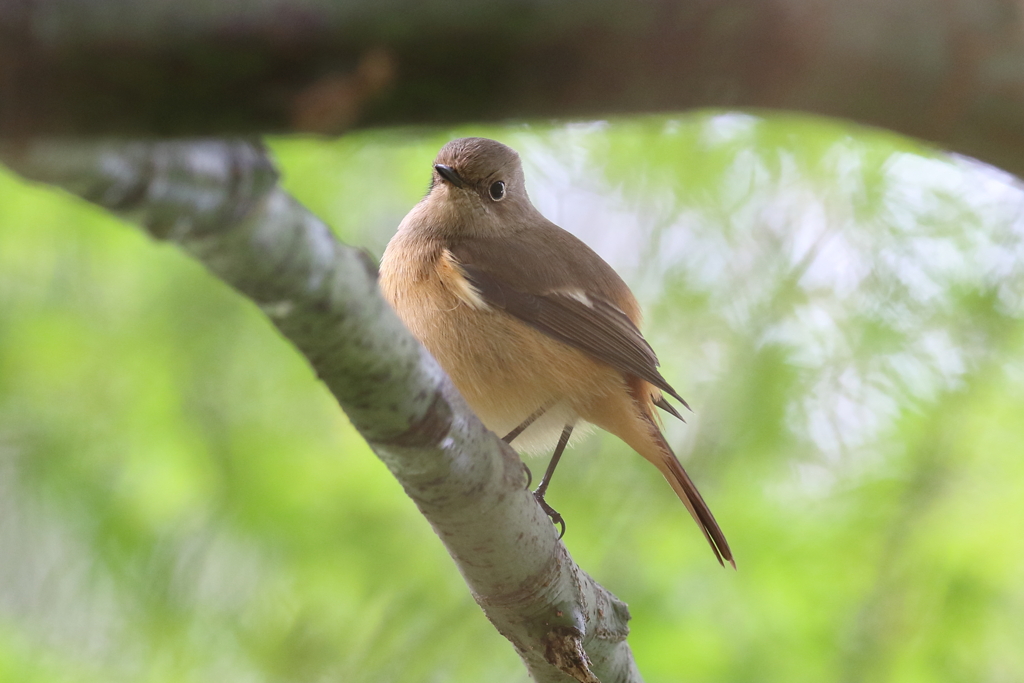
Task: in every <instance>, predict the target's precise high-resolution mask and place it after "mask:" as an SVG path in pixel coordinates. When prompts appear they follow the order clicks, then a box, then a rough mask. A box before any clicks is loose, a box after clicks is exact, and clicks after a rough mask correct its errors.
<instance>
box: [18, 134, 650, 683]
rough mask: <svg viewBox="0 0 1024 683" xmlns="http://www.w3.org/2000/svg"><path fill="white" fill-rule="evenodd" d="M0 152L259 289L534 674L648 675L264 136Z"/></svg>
mask: <svg viewBox="0 0 1024 683" xmlns="http://www.w3.org/2000/svg"><path fill="white" fill-rule="evenodd" d="M0 160H3V161H4V162H5V163H7V164H8V165H9V166H10V167H11V168H13V169H14V170H16V171H18V172H19V173H21V174H22V175H24V176H26V177H28V178H32V179H35V180H39V181H43V182H47V183H51V184H54V185H58V186H60V187H62V188H64V189H66V190H68V191H69V192H72V193H73V194H76V195H78V196H80V197H83V198H85V199H87V200H89V201H91V202H93V203H95V204H98V205H100V206H102V207H104V208H106V209H109V210H111V211H114V212H116V213H118V214H120V215H122V216H125V217H127V218H129V219H131V220H133V221H135V222H137V223H138V224H139V225H141V226H142V227H143V228H144V229H145V231H146V232H147V233H148V234H150V235H151V236H153V237H154V238H156V239H160V240H166V241H170V242H173V243H175V244H177V245H178V246H179V247H181V248H182V249H183V250H185V251H186V252H187V253H188V254H190V255H191V256H193V257H194V258H196V259H198V260H199V261H201V262H202V263H203V264H204V265H205V266H206V267H207V268H208V269H209V270H210V272H212V273H213V274H214V275H216V276H217V277H219V278H220V279H222V280H223V281H224V282H226V283H228V284H229V285H231V286H232V287H234V288H235V289H236V290H238V292H240V293H241V294H243V295H244V296H246V297H248V298H250V299H251V300H252V301H253V302H255V303H256V304H257V305H258V306H259V307H260V308H261V309H262V310H263V311H264V313H266V315H267V316H268V317H269V318H270V320H271V321H272V322H273V323H274V325H275V326H276V327H277V329H278V330H279V331H280V332H281V333H282V334H283V335H284V336H285V337H287V338H288V339H289V340H290V341H291V342H292V343H293V344H294V345H295V346H296V347H297V348H298V349H299V351H301V352H302V353H303V355H305V357H306V358H307V359H308V360H309V362H310V364H311V365H312V366H313V368H314V370H315V371H316V373H317V375H318V376H319V377H320V379H321V380H322V381H323V382H324V383H325V384H326V385H327V387H328V388H329V389H330V391H331V392H332V393H333V394H334V396H335V397H336V398H337V400H338V402H339V403H340V404H341V406H342V408H344V410H345V412H346V413H347V414H348V415H349V417H350V419H351V421H352V423H353V424H354V425H355V427H356V428H357V429H358V430H359V431H360V432H361V433H362V435H363V436H364V437H365V438H366V440H367V441H368V442H369V444H370V445H371V447H372V448H373V450H374V451H375V452H376V453H377V454H378V456H379V457H380V458H381V460H383V461H384V463H385V464H386V465H387V466H388V468H389V469H390V470H391V472H392V473H393V474H394V475H395V477H396V478H397V479H398V480H399V482H401V484H402V486H403V487H404V488H405V491H406V493H408V495H409V496H410V497H411V498H412V499H413V501H415V503H416V505H417V506H418V507H419V509H420V511H421V512H422V513H423V515H424V516H425V517H426V518H427V520H428V521H429V522H430V524H431V525H432V526H433V528H434V530H435V531H436V532H437V535H438V536H439V537H440V538H441V541H442V542H443V543H444V544H445V546H446V547H447V549H448V552H449V553H450V554H451V556H452V558H453V559H454V560H455V563H456V565H457V566H458V568H459V571H461V572H462V575H463V576H464V577H465V579H466V582H467V584H468V585H469V587H470V590H471V591H472V593H473V597H474V598H475V599H476V601H477V603H479V605H480V606H481V607H482V608H483V610H484V612H485V613H486V614H487V617H488V618H489V619H490V620H491V622H492V623H493V624H494V625H495V627H496V628H497V629H498V630H499V631H500V632H501V633H502V634H503V635H504V636H505V637H507V638H508V639H509V640H510V641H512V644H513V645H514V646H515V648H516V650H517V652H519V654H520V656H521V657H522V659H523V661H524V662H525V664H526V666H527V668H528V669H529V671H530V674H531V676H533V678H534V680H536V681H545V682H547V681H551V682H555V681H559V682H562V681H571V680H576V681H582V682H585V683H594V682H599V681H604V683H614V682H624V683H625V682H631V681H639V680H640V675H639V673H638V671H637V669H636V666H635V664H634V662H633V659H632V654H631V652H630V649H629V646H628V645H627V644H626V635H627V633H628V628H627V625H626V624H627V621H628V619H629V613H628V610H627V609H626V606H625V604H623V603H622V602H621V601H619V600H618V599H617V598H616V597H615V596H613V595H612V594H611V593H609V592H608V591H606V590H605V589H604V588H602V587H601V586H600V585H598V584H597V583H596V582H594V581H593V579H591V578H590V577H589V576H587V574H586V573H584V572H583V571H582V570H581V569H580V568H579V567H578V566H577V565H576V564H575V563H574V562H573V561H572V558H571V557H570V556H569V553H568V551H567V550H566V548H565V546H564V545H563V544H562V543H561V542H560V541H559V540H558V539H557V537H556V535H555V532H554V528H553V527H552V525H551V523H550V521H549V520H548V518H547V516H546V515H545V514H544V512H543V511H542V510H541V509H540V507H539V506H538V505H537V504H536V501H535V500H534V498H533V496H532V494H531V493H530V492H529V491H528V490H527V489H526V478H525V474H524V472H525V471H524V469H523V464H522V462H521V461H520V460H519V458H518V456H517V455H516V454H515V452H514V451H512V449H511V448H509V447H508V446H507V445H505V444H504V443H503V442H502V441H500V440H499V439H498V438H497V437H496V436H495V435H494V434H492V433H490V432H488V431H487V430H486V429H484V427H483V426H482V425H481V424H480V422H479V421H478V420H477V419H476V417H475V416H474V415H473V414H472V413H471V412H470V410H469V409H468V408H467V407H466V405H465V404H464V403H463V401H462V399H461V397H460V396H459V395H458V393H457V392H456V391H455V389H454V388H453V387H452V385H451V383H450V381H449V380H448V378H447V376H446V375H445V374H444V373H443V371H442V370H441V369H440V367H439V366H438V365H437V363H436V361H434V359H433V358H432V357H431V356H430V355H429V354H428V353H427V352H426V351H425V350H424V349H423V347H422V346H420V345H419V344H418V343H417V342H416V340H415V339H414V338H413V337H412V336H411V335H410V334H409V333H408V332H407V331H406V330H405V328H404V327H403V326H402V324H401V322H400V321H399V320H398V318H397V316H395V314H394V313H393V312H392V311H391V309H390V308H389V307H388V305H387V304H386V303H385V302H384V300H383V298H382V297H381V296H380V293H379V291H378V289H377V284H376V268H375V265H374V264H373V262H372V260H371V259H369V258H368V257H367V256H366V255H365V254H363V253H362V252H359V251H358V250H355V249H352V248H350V247H346V246H344V245H342V244H340V243H339V242H338V241H337V240H336V239H335V238H334V237H333V235H332V234H331V232H330V231H329V230H328V228H327V227H326V226H325V225H324V224H323V223H322V222H320V221H319V220H318V219H317V218H316V217H314V216H313V215H312V214H310V213H309V212H308V211H306V210H305V209H304V208H303V207H302V206H301V205H299V204H298V203H297V202H296V201H295V200H294V199H293V198H292V197H291V196H289V195H288V194H287V193H286V192H284V191H283V190H282V189H281V188H280V187H279V186H278V185H277V174H276V172H275V170H274V169H273V167H272V165H271V163H270V161H269V160H268V159H267V157H266V155H265V153H264V152H263V150H262V149H261V148H260V147H258V146H256V145H253V144H250V143H246V142H240V141H235V142H220V141H203V142H174V143H172V142H164V143H143V142H138V143H125V142H104V141H100V142H70V141H64V142H40V141H37V142H34V143H31V144H21V145H17V146H6V147H0Z"/></svg>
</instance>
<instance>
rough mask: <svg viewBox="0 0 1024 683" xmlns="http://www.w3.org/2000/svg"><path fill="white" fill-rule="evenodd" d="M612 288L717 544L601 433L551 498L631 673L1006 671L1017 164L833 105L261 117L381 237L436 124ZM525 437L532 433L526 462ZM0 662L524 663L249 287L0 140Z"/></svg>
mask: <svg viewBox="0 0 1024 683" xmlns="http://www.w3.org/2000/svg"><path fill="white" fill-rule="evenodd" d="M471 134H477V135H487V136H489V137H495V138H498V139H500V140H502V141H504V142H506V143H508V144H510V145H512V146H513V147H515V148H517V149H518V150H519V151H520V153H521V155H522V156H523V158H524V162H525V166H526V173H527V182H528V188H529V190H530V193H531V196H532V197H533V199H534V202H535V203H536V204H537V205H538V207H539V208H541V210H542V211H543V212H544V213H545V214H546V215H547V216H548V217H550V218H551V219H552V220H554V221H555V222H557V223H559V224H560V225H562V226H563V227H565V228H566V229H569V230H570V231H572V232H575V233H576V234H578V235H580V236H581V237H583V238H584V239H585V240H586V241H587V242H589V243H590V244H592V245H593V246H594V247H595V248H596V249H597V250H598V251H599V252H600V253H602V255H603V256H605V257H606V258H607V259H608V260H609V261H610V262H611V263H612V264H613V265H615V266H616V267H617V268H618V269H619V271H620V272H621V273H622V274H623V276H624V277H625V279H626V280H627V281H628V282H629V283H630V284H631V285H632V286H633V287H634V290H635V291H636V292H637V294H638V295H639V297H640V298H641V299H642V301H643V302H644V304H645V306H646V310H647V312H648V321H647V325H646V330H647V332H648V338H649V339H650V340H651V342H652V344H653V346H654V347H655V349H656V350H657V351H658V352H659V354H660V357H661V359H662V363H663V369H664V371H665V374H666V376H667V377H668V378H669V380H670V381H671V382H672V383H673V384H674V385H675V386H676V387H677V388H679V389H680V391H681V392H682V393H683V395H684V396H686V397H687V399H688V400H690V403H691V405H693V406H694V408H695V414H694V415H693V416H692V417H691V418H690V422H689V424H688V425H676V424H673V425H669V426H668V428H669V433H670V436H671V440H672V441H673V443H675V444H676V446H677V450H678V452H679V453H680V456H681V457H682V458H683V459H684V460H685V461H686V462H687V466H688V468H689V470H690V471H691V474H692V475H693V476H694V478H695V479H696V480H697V482H698V484H699V485H700V487H701V489H702V490H703V492H704V494H705V497H706V498H707V499H708V501H709V503H710V504H711V506H712V508H713V509H714V511H715V513H716V515H717V516H718V519H719V521H720V522H721V524H722V526H723V528H724V530H725V531H726V533H727V535H728V536H729V540H730V542H731V544H732V546H733V548H734V550H735V553H736V557H737V561H738V564H739V571H738V572H732V571H723V570H721V569H720V568H719V567H718V566H717V565H716V564H715V563H714V561H713V558H712V557H711V554H710V552H709V551H708V548H707V547H706V545H705V543H704V541H703V539H701V538H700V536H699V533H698V532H697V531H696V529H695V528H694V526H693V524H692V522H691V521H690V519H689V516H688V515H687V514H686V513H685V510H683V508H682V506H680V505H679V503H678V501H677V500H676V499H675V496H674V495H673V494H672V492H671V491H670V489H669V488H668V487H667V486H666V485H665V484H664V482H662V481H661V480H660V478H659V475H658V474H657V472H655V471H654V470H653V468H650V467H649V466H647V465H646V463H644V462H643V461H642V460H641V459H640V458H638V457H636V456H635V454H632V453H631V452H629V451H628V449H626V448H625V447H624V446H623V445H622V444H620V443H619V442H617V441H615V440H614V439H613V438H611V437H605V436H599V437H598V436H595V437H592V438H590V439H589V440H588V441H585V442H584V443H582V444H581V445H580V446H578V447H577V448H575V449H574V451H573V452H571V453H570V456H569V457H568V458H567V460H565V461H563V465H562V466H561V468H560V470H559V473H558V476H557V477H556V479H555V481H554V484H553V488H552V490H551V493H550V496H549V500H550V501H551V502H552V504H553V505H554V506H555V507H557V508H558V509H559V510H560V511H561V512H562V513H563V514H564V515H565V516H566V518H567V519H568V525H569V531H568V534H567V536H566V542H567V544H568V546H569V549H570V551H571V552H572V553H573V555H574V557H575V558H576V559H577V561H578V562H579V563H580V564H581V565H582V566H583V567H584V568H585V569H586V570H587V571H588V572H589V573H590V574H591V575H593V576H594V577H595V578H596V579H597V580H599V581H600V582H601V583H603V584H604V585H606V586H607V587H609V588H610V589H611V590H612V591H614V592H615V593H616V594H617V595H618V596H619V597H621V598H622V599H623V600H625V601H627V602H628V603H629V605H630V609H631V611H632V614H633V622H632V627H633V631H632V634H631V636H630V642H631V644H632V646H633V649H634V651H635V653H636V657H637V659H638V662H639V664H640V668H641V670H642V671H643V672H644V674H645V676H646V678H647V680H648V681H652V682H659V681H663V682H666V683H667V682H674V681H759V682H769V681H779V682H783V681H785V682H786V683H797V682H800V681H807V682H812V681H815V682H817V681H850V682H853V681H872V682H874V681H901V682H913V681H935V680H944V681H946V680H948V681H970V682H972V683H976V682H979V681H1017V680H1022V679H1024V649H1022V648H1021V647H1020V644H1021V643H1024V588H1022V586H1021V582H1018V581H1017V579H1018V578H1022V577H1024V534H1022V533H1021V532H1020V527H1021V524H1022V521H1024V494H1022V490H1024V457H1022V456H1024V446H1022V444H1024V419H1022V415H1024V390H1022V388H1021V387H1022V386H1024V381H1022V380H1024V362H1022V358H1024V354H1022V352H1024V334H1022V332H1024V325H1022V316H1024V273H1022V265H1021V264H1022V263H1024V260H1022V256H1024V218H1022V213H1021V207H1022V206H1024V195H1022V194H1021V192H1020V191H1019V189H1018V188H1017V187H1016V186H1015V185H1014V183H1013V182H1012V181H1011V179H1010V178H1008V177H1006V176H1003V175H1002V174H1000V173H998V172H996V171H993V170H992V169H988V168H985V167H982V166H980V165H978V164H975V163H973V162H969V161H966V160H959V159H949V158H945V157H942V156H939V155H936V154H934V153H932V152H931V151H929V150H927V149H925V148H923V147H921V146H919V145H917V144H915V143H913V142H909V141H907V140H903V139H899V138H896V137H893V136H891V135H887V134H884V133H880V132H870V131H864V130H859V129H853V128H849V127H845V126H842V125H839V124H834V123H827V122H822V121H815V120H808V119H793V118H786V117H778V118H776V117H771V118H758V117H753V116H748V115H740V114H719V113H704V114H700V115H692V116H687V117H684V118H672V119H666V118H648V119H639V120H630V121H619V122H612V123H595V124H575V125H567V126H560V127H549V128H533V127H524V126H520V127H516V128H503V129H499V128H474V129H461V130H457V131H444V132H437V133H430V134H427V133H421V132H408V131H384V132H369V133H361V134H358V135H351V136H347V137H345V138H342V139H340V140H334V141H324V140H303V139H287V140H276V141H272V148H273V150H274V153H275V155H276V157H277V159H278V161H279V163H280V166H281V168H282V170H283V173H284V183H285V185H286V186H287V187H288V188H289V189H290V190H291V191H292V192H293V193H294V194H295V195H296V196H297V197H298V198H299V199H300V200H301V201H303V202H304V203H305V204H306V205H307V206H309V207H310V208H311V209H312V210H313V211H314V212H316V213H318V214H319V215H320V216H322V217H323V218H324V219H325V220H327V222H328V223H329V224H331V225H332V227H334V228H335V229H336V230H337V232H338V234H339V236H340V237H341V238H342V239H343V240H345V241H346V242H348V243H350V244H355V245H360V246H365V247H367V248H368V249H370V251H372V252H374V253H376V254H378V255H379V254H380V253H381V252H382V251H383V247H384V245H385V244H386V243H387V240H388V239H389V237H390V235H391V233H392V232H393V231H394V228H395V226H397V224H398V222H399V221H400V220H401V218H402V217H403V216H404V214H405V213H406V212H407V211H408V210H409V208H411V207H412V205H413V204H414V203H415V202H416V201H417V200H418V199H419V197H420V196H422V194H423V193H424V192H425V190H426V187H427V184H428V181H429V175H430V161H431V160H432V158H433V156H434V154H435V153H436V151H437V149H439V148H440V147H441V145H442V144H444V142H446V141H447V140H448V139H450V138H452V137H456V136H460V135H471ZM533 466H534V468H535V469H536V468H537V467H542V464H541V463H539V462H535V463H534V464H533ZM0 680H3V681H17V682H19V683H30V682H36V681H38V682H47V683H49V682H52V681H64V680H68V681H72V680H73V681H93V680H95V681H107V682H109V681H120V680H124V681H147V682H150V681H151V682H153V683H157V682H164V681H210V680H216V681H225V682H229V681H289V682H291V681H302V682H305V681H318V682H319V681H345V682H346V683H349V682H351V683H358V682H360V681H367V682H369V681H374V682H377V681H395V682H405V681H408V682H413V681H417V682H418V681H428V682H429V681H438V682H440V681H453V682H454V681H515V680H525V674H524V673H523V670H522V667H521V665H520V664H519V662H518V658H517V657H516V655H515V654H514V652H513V650H512V648H511V647H510V646H509V645H508V644H507V643H506V642H505V641H504V640H503V639H502V638H501V637H500V636H499V635H497V634H496V633H495V632H494V631H493V629H491V627H490V626H489V625H488V624H487V622H486V620H485V618H484V617H483V616H482V614H481V613H480V611H479V609H478V608H477V607H476V605H475V604H474V603H473V601H472V599H471V598H470V596H469V595H468V592H467V590H466V588H465V586H464V584H463V583H462V580H461V578H460V577H459V575H458V573H457V571H456V570H455V568H454V566H453V565H452V563H451V561H450V560H449V559H448V558H447V556H446V554H445V552H444V549H443V548H442V546H441V545H440V543H439V542H438V541H437V539H436V538H435V537H434V536H433V534H432V532H431V530H430V528H429V526H428V525H427V524H426V523H425V522H424V521H423V520H422V519H421V518H420V517H419V515H418V514H417V512H416V510H415V508H414V506H413V505H412V503H411V502H410V501H409V500H408V499H406V498H405V496H404V494H403V493H402V491H401V489H400V487H399V486H398V484H397V483H396V482H395V481H394V480H392V479H391V477H390V475H389V474H388V472H387V471H386V469H385V468H384V467H383V465H381V464H380V463H379V462H378V461H377V460H376V459H375V458H374V456H373V455H372V453H371V452H370V451H369V450H368V448H367V447H366V446H365V444H363V443H362V442H361V440H360V439H359V437H358V435H357V434H355V433H354V432H353V430H352V428H351V427H350V426H349V425H348V423H347V422H346V420H345V418H344V415H343V414H341V413H340V411H339V410H338V408H337V406H336V405H335V404H334V403H333V402H332V400H331V397H330V396H329V395H328V394H327V392H326V391H325V390H324V389H323V387H322V386H320V385H319V384H318V383H317V381H316V380H315V378H314V376H313V375H312V373H311V372H310V370H309V368H308V367H307V365H306V364H305V362H304V361H303V360H302V359H301V358H300V357H299V356H298V355H297V354H296V353H295V352H294V351H293V349H291V348H290V347H289V346H288V345H287V344H286V343H285V342H284V341H283V340H281V339H280V338H279V337H278V335H277V334H276V333H275V332H274V330H273V329H272V328H271V326H270V325H269V324H268V323H267V322H266V321H265V320H264V319H263V317H262V316H261V314H260V313H259V312H258V311H257V310H256V309H255V308H254V307H253V306H252V305H251V304H249V303H248V302H246V301H244V300H242V299H241V298H240V297H238V296H237V295H235V294H234V293H233V292H231V291H230V290H228V289H227V288H226V287H225V286H224V285H222V284H221V283H219V282H218V281H216V280H214V279H213V278H212V277H210V276H209V275H207V274H206V273H205V272H204V271H203V270H202V268H201V267H200V266H198V265H196V264H195V263H192V262H190V261H189V260H188V259H187V258H186V257H184V256H183V255H182V254H180V253H178V252H177V251H175V250H174V249H173V248H171V247H168V246H166V245H162V244H155V243H153V242H151V241H149V240H148V239H147V238H145V237H144V236H142V235H141V234H140V233H139V232H138V231H137V230H135V229H133V228H131V227H130V226H125V225H122V224H120V223H119V222H118V221H117V220H115V219H113V218H111V217H109V216H107V215H105V214H103V213H102V212H100V211H98V210H96V209H94V208H92V207H90V206H87V205H85V204H84V203H82V202H80V201H77V200H74V199H70V198H68V197H66V196H62V195H61V194H59V193H57V192H54V191H52V190H49V189H46V188H40V187H35V186H29V185H27V184H24V183H22V182H20V181H19V180H18V179H16V178H14V177H13V176H12V175H11V174H9V173H6V172H2V173H0Z"/></svg>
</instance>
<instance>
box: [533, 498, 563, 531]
mask: <svg viewBox="0 0 1024 683" xmlns="http://www.w3.org/2000/svg"><path fill="white" fill-rule="evenodd" d="M533 497H534V498H536V499H537V503H538V504H539V505H540V508H541V510H543V511H544V512H545V513H547V516H548V517H549V518H550V519H551V523H552V524H557V525H558V526H559V527H561V531H560V532H559V533H558V540H562V536H565V520H564V519H562V515H560V514H559V513H558V510H556V509H555V508H553V507H551V506H550V505H548V502H547V501H546V500H544V496H543V495H538V494H537V492H534V494H533Z"/></svg>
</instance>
